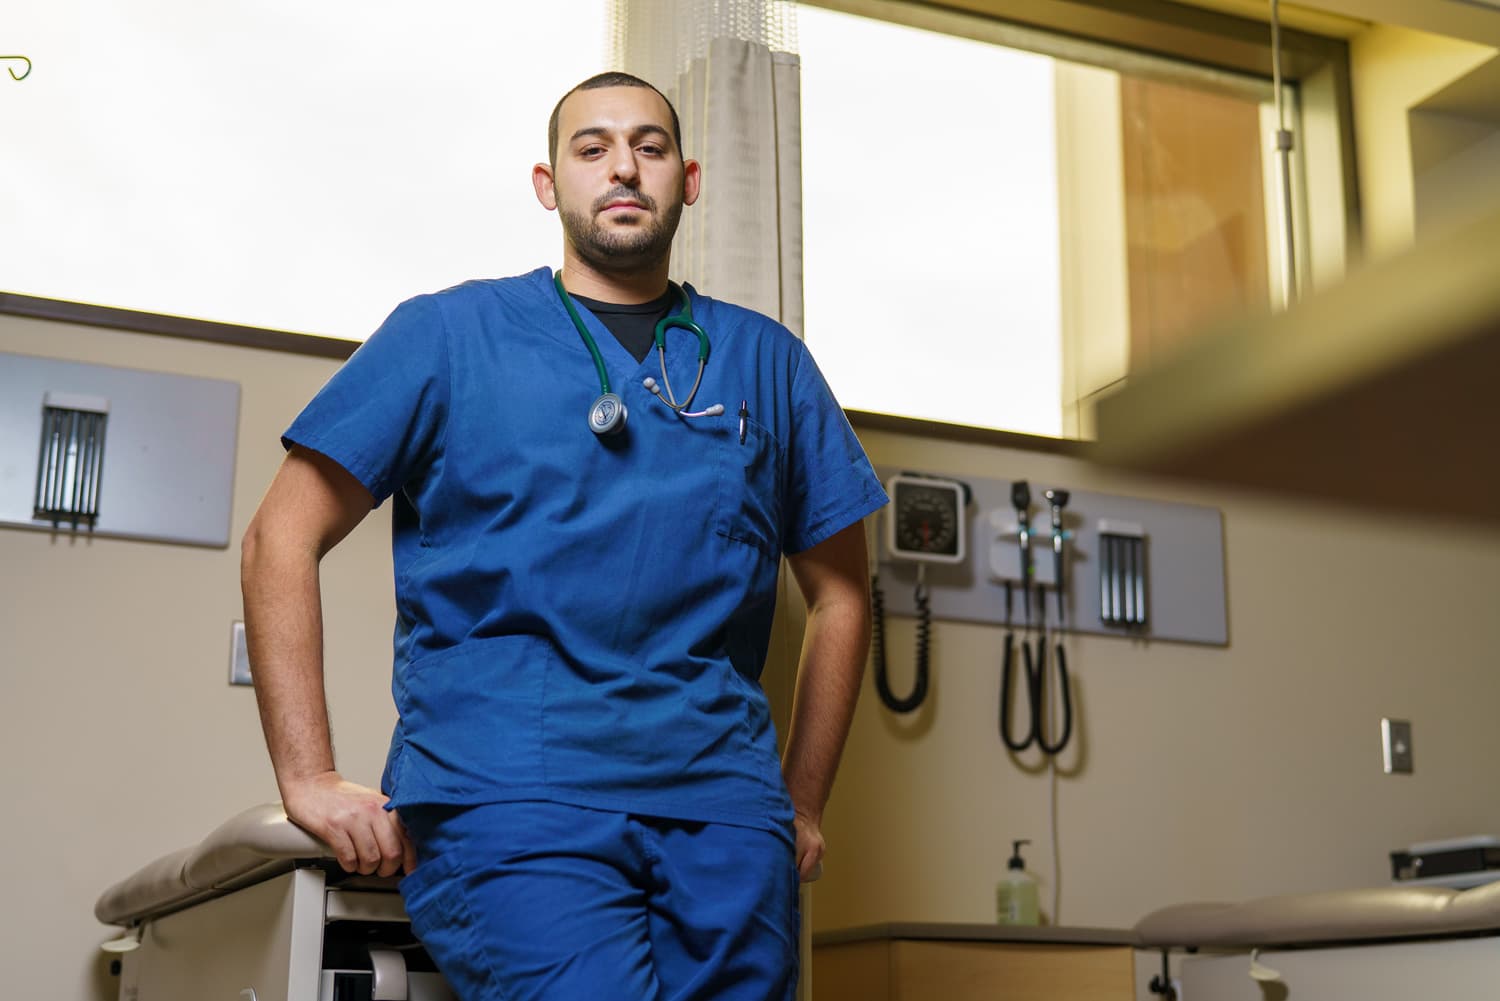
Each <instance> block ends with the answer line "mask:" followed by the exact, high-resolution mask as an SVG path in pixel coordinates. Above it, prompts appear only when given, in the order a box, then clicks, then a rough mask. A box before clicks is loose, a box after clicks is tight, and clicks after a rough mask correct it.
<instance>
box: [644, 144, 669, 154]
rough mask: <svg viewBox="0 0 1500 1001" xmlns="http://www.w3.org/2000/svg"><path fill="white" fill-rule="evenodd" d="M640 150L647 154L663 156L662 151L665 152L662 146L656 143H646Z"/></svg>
mask: <svg viewBox="0 0 1500 1001" xmlns="http://www.w3.org/2000/svg"><path fill="white" fill-rule="evenodd" d="M640 150H641V152H642V153H644V154H646V155H647V156H661V155H662V153H663V152H665V151H664V150H663V149H662V148H661V147H660V146H658V145H656V144H655V143H646V144H644V145H643V146H641V147H640Z"/></svg>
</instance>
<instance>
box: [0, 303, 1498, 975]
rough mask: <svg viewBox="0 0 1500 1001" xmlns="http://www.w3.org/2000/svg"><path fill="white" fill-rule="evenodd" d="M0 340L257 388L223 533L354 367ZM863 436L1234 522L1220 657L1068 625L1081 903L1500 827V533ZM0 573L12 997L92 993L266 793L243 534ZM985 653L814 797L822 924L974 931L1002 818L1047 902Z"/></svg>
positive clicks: (81, 546) (31, 541)
mask: <svg viewBox="0 0 1500 1001" xmlns="http://www.w3.org/2000/svg"><path fill="white" fill-rule="evenodd" d="M0 351H13V352H21V353H27V354H39V355H48V356H52V357H60V358H73V359H80V360H89V361H95V362H100V363H106V364H114V365H125V366H134V367H141V368H151V369H158V370H164V371H173V372H180V373H184V374H190V375H206V376H216V377H221V378H232V379H235V380H237V381H239V382H240V384H241V385H242V387H243V390H244V395H243V402H242V414H241V426H240V445H239V457H238V467H237V469H238V471H237V479H236V484H235V491H236V492H235V506H234V527H233V534H234V536H235V537H236V538H237V537H238V536H239V534H240V533H241V532H242V530H243V528H244V525H245V523H246V521H247V520H248V518H249V516H250V514H251V513H252V511H253V509H254V505H255V503H256V501H257V499H258V496H259V494H260V492H261V490H262V489H263V487H264V484H265V483H266V482H267V481H268V480H269V478H270V477H271V475H272V473H273V472H274V470H275V467H276V464H277V462H278V461H279V457H280V447H279V445H278V444H277V441H276V435H277V432H278V431H279V430H280V429H281V428H282V427H283V426H284V425H285V424H286V423H287V422H288V421H289V420H290V418H291V417H292V416H293V414H294V413H295V412H296V410H297V409H298V407H299V406H300V405H301V403H302V402H303V401H304V400H305V399H306V398H307V397H308V396H310V395H311V394H312V393H313V392H314V391H315V390H316V389H317V387H318V386H319V385H320V384H321V383H322V381H323V380H324V379H325V378H326V377H327V376H328V375H329V374H330V373H331V372H332V370H333V368H334V365H333V363H332V362H328V361H322V360H313V359H306V358H299V357H294V356H288V355H277V354H271V353H267V352H259V351H252V350H247V349H239V348H228V347H221V346H214V345H207V344H200V343H194V342H187V341H179V340H173V339H168V338H159V337H151V336H145V335H134V334H123V333H117V332H110V331H101V330H91V329H86V328H79V327H73V326H69V325H64V324H54V323H46V322H42V321H31V320H24V319H18V318H14V317H0ZM863 437H864V438H865V440H866V443H867V445H868V447H869V448H870V451H871V454H872V456H873V458H874V459H875V460H876V461H877V462H879V463H884V464H893V465H900V466H903V467H914V468H925V469H933V470H945V471H950V472H954V473H957V474H959V475H969V476H986V477H998V478H1009V477H1017V476H1024V477H1027V478H1029V479H1031V480H1032V481H1033V482H1034V483H1036V484H1038V485H1054V484H1055V485H1061V486H1072V487H1077V488H1080V489H1091V490H1109V491H1117V492H1120V493H1127V494H1139V495H1143V496H1160V497H1166V498H1170V499H1175V500H1189V501H1195V502H1199V503H1209V504H1213V505H1215V506H1218V507H1220V508H1222V509H1223V511H1224V514H1225V524H1226V531H1227V535H1226V555H1227V564H1228V570H1229V582H1228V583H1229V600H1230V622H1231V637H1232V645H1231V646H1230V647H1229V648H1228V649H1211V648H1199V647H1189V646H1182V645H1173V644H1157V645H1154V646H1152V647H1150V648H1146V647H1140V646H1135V645H1132V644H1130V643H1126V642H1122V641H1119V640H1111V639H1094V638H1087V639H1082V640H1079V641H1076V642H1075V643H1074V644H1073V647H1072V655H1073V663H1074V668H1075V671H1076V676H1077V690H1078V697H1079V705H1080V719H1081V733H1080V741H1079V745H1078V749H1077V750H1076V751H1074V752H1070V753H1069V754H1068V755H1067V756H1066V758H1065V760H1064V766H1065V768H1066V769H1067V770H1068V771H1070V772H1073V773H1075V774H1070V775H1069V776H1067V777H1065V778H1063V779H1062V780H1060V782H1059V785H1058V823H1059V834H1060V843H1061V846H1062V850H1063V861H1064V870H1063V871H1064V888H1063V898H1062V899H1063V907H1062V916H1063V919H1064V920H1065V921H1066V922H1067V923H1070V924H1105V925H1119V924H1127V923H1130V922H1132V921H1134V920H1135V919H1136V918H1137V917H1139V916H1140V915H1141V914H1142V913H1144V912H1145V911H1146V910H1148V909H1150V908H1152V907H1155V906H1157V905H1159V904H1163V903H1167V902H1171V901H1175V900H1181V899H1187V898H1200V897H1222V898H1230V897H1244V896H1250V895H1253V894H1259V893H1269V892H1279V891H1291V890H1302V889H1315V888H1320V887H1330V886H1352V885H1360V884H1371V883H1376V882H1379V881H1380V880H1381V879H1383V878H1384V876H1385V869H1384V853H1385V852H1386V851H1388V850H1389V849H1391V848H1393V847H1397V846H1400V845H1404V844H1406V843H1407V842H1409V841H1412V840H1415V839H1420V838H1428V837H1439V836H1446V835H1453V834H1461V833H1466V832H1474V831H1495V830H1500V804H1496V803H1494V802H1493V801H1492V800H1490V799H1489V798H1488V797H1486V796H1484V795H1482V794H1480V793H1476V790H1479V789H1482V788H1483V787H1484V782H1485V778H1484V776H1485V773H1484V771H1483V770H1482V768H1483V766H1482V763H1483V762H1487V761H1490V760H1493V759H1494V758H1495V757H1496V756H1497V755H1500V728H1496V727H1494V726H1493V725H1492V723H1491V721H1490V718H1489V717H1490V710H1491V707H1492V706H1493V705H1495V704H1500V671H1497V670H1495V656H1494V653H1493V651H1494V650H1495V649H1496V648H1500V620H1496V619H1495V617H1494V616H1493V615H1491V614H1490V609H1489V604H1490V603H1491V601H1490V598H1491V596H1492V595H1493V594H1494V593H1495V590H1494V581H1495V580H1497V579H1500V538H1497V537H1496V536H1495V535H1493V534H1491V535H1488V536H1475V535H1457V534H1450V533H1448V532H1445V531H1442V530H1440V529H1436V528H1431V527H1427V526H1416V525H1411V524H1399V523H1392V522H1386V521H1377V520H1372V519H1369V518H1364V517H1359V516H1352V515H1344V514H1335V513H1327V512H1319V511H1315V510H1310V509H1307V508H1305V507H1301V506H1295V505H1281V504H1274V503H1268V502H1263V501H1256V500H1250V499H1245V498H1239V497H1233V496H1229V495H1218V494H1210V493H1205V492H1202V491H1194V490H1188V489H1183V488H1169V487H1166V486H1163V485H1160V484H1152V483H1140V482H1132V481H1128V480H1125V479H1123V478H1120V477H1118V476H1113V475H1108V474H1105V473H1102V472H1100V471H1098V470H1096V469H1094V468H1092V467H1090V466H1088V465H1086V464H1083V463H1081V462H1078V461H1076V460H1069V459H1065V458H1060V457H1056V456H1049V455H1045V454H1039V453H1026V452H1016V451H1010V450H1004V449H996V448H988V447H982V446H975V445H958V444H945V443H935V442H929V441H923V440H919V439H915V438H911V437H906V436H899V435H893V434H889V433H875V432H868V433H866V434H865V435H864V436H863ZM387 530H388V523H387V521H386V518H385V516H384V510H383V509H382V511H381V512H378V513H377V514H376V515H375V516H373V517H372V518H371V519H370V520H369V521H368V522H367V523H366V524H365V525H363V526H361V528H360V529H358V530H357V531H356V533H355V534H354V535H353V536H351V537H350V539H348V540H347V541H346V542H345V543H344V544H343V545H341V546H340V547H339V549H338V550H336V552H335V553H334V555H333V556H331V557H330V559H329V561H328V563H327V564H326V571H325V573H326V578H327V581H328V586H329V593H330V594H331V595H333V597H332V598H331V600H330V602H329V609H328V620H329V628H328V642H329V646H330V657H329V688H330V693H331V698H332V703H333V712H334V722H335V729H336V734H337V739H338V744H339V751H340V761H341V764H342V765H343V767H344V768H345V769H346V770H347V771H348V772H349V773H350V774H351V775H352V776H354V777H356V778H359V779H362V780H365V781H374V780H375V779H376V778H377V777H378V774H379V769H380V764H381V760H382V756H383V753H384V745H385V740H386V737H387V735H388V732H389V727H390V724H391V722H392V709H391V706H390V699H389V696H388V694H387V685H388V673H389V624H390V619H391V614H392V607H391V597H390V586H391V585H390V582H389V556H388V555H387V552H386V532H387ZM0 566H3V567H4V570H5V572H4V573H3V574H0V609H3V613H0V614H3V616H4V630H3V633H0V636H3V645H0V667H3V671H0V679H3V682H0V683H3V686H4V687H3V689H0V706H3V709H0V712H3V714H4V715H3V719H0V722H3V726H0V753H3V755H4V760H5V761H7V762H9V766H8V772H7V777H8V782H7V785H8V798H7V820H8V821H9V823H7V824H6V825H5V827H4V835H3V838H4V842H3V845H4V849H5V857H6V858H7V859H9V860H10V861H11V863H12V865H11V870H12V871H11V872H10V874H9V875H8V877H7V878H8V881H9V882H8V885H7V892H6V897H7V899H9V900H13V901H23V902H25V904H26V906H24V907H9V908H6V909H5V911H4V912H3V913H4V916H3V918H0V921H3V922H4V925H3V932H4V934H3V936H0V942H3V944H0V962H4V963H5V964H6V966H5V968H6V969H7V971H8V973H9V975H10V980H9V983H8V991H7V993H13V994H14V995H15V996H17V997H49V998H63V999H76V1001H95V999H101V1001H102V999H103V998H105V997H107V996H109V991H110V989H111V983H110V981H109V978H108V977H107V976H106V975H105V974H104V972H103V971H104V968H105V962H104V961H103V960H102V959H101V958H100V957H99V954H98V953H97V952H96V951H95V950H96V947H97V945H98V943H100V942H101V941H103V940H105V939H106V938H108V937H110V932H109V930H108V929H105V928H103V927H100V926H99V925H97V924H96V923H95V922H94V921H93V919H92V916H91V911H92V905H93V901H94V898H95V897H96V896H97V894H98V893H99V892H100V891H101V890H102V889H103V888H104V887H105V886H107V885H108V884H109V883H110V882H112V881H114V880H116V879H118V878H120V877H122V876H124V875H126V874H127V873H129V872H130V871H132V870H133V869H134V868H136V867H137V866H138V865H140V864H142V863H143V862H145V861H148V860H149V859H151V858H153V857H155V856H156V855H158V854H162V853H164V852H166V851H167V850H170V849H172V848H175V847H179V846H182V845H185V844H188V843H191V842H193V841H195V840H197V839H198V838H199V837H201V836H202V835H203V834H204V833H206V831H207V830H208V829H209V828H210V827H212V826H213V825H215V824H217V823H218V822H219V821H220V820H221V819H223V818H224V817H227V816H228V815H229V814H231V813H233V812H235V811H237V810H239V809H241V808H243V807H244V806H246V805H248V804H251V803H255V802H260V801H265V800H272V799H274V798H275V795H276V792H275V786H274V783H273V782H272V777H271V773H270V769H269V766H268V765H267V763H266V760H265V754H264V751H263V749H262V745H261V739H260V735H259V730H258V726H257V724H256V719H255V711H254V705H253V697H252V693H251V692H250V691H248V690H246V689H240V688H231V687H229V686H228V685H227V684H226V671H227V665H226V659H227V654H228V634H229V624H230V622H231V620H233V619H234V618H237V617H238V616H239V596H238V588H237V554H236V552H235V551H234V550H233V549H232V548H231V549H229V550H225V551H217V550H205V549H195V548H187V547H180V546H166V545H151V544H145V543H133V542H121V541H114V540H104V539H99V540H93V541H91V542H90V541H76V542H75V541H72V540H70V539H68V538H67V537H65V536H64V537H59V538H56V539H54V538H52V537H50V536H49V535H46V534H43V533H32V532H25V531H16V530H3V531H0ZM891 633H892V635H891V647H890V649H891V651H892V659H893V662H894V663H896V664H898V665H899V664H904V663H906V662H907V661H906V656H908V655H907V653H906V651H908V650H909V644H910V631H909V628H908V626H907V624H906V623H904V622H903V621H901V620H893V624H892V629H891ZM998 640H999V633H998V631H997V630H994V629H991V628H986V627H979V626H969V625H958V624H951V623H940V624H939V625H938V627H937V630H936V636H935V644H936V646H935V651H936V652H935V658H936V660H935V663H936V670H935V677H934V684H933V689H932V694H931V696H930V703H929V705H928V707H927V708H926V709H924V710H923V711H922V712H921V713H920V714H918V716H917V717H916V718H915V719H913V720H910V721H897V720H895V719H893V718H892V717H891V716H890V715H889V714H887V713H885V712H884V711H883V710H881V709H880V707H879V704H878V701H877V700H876V699H875V698H874V697H873V694H872V693H870V692H867V693H866V697H865V698H864V699H863V701H862V703H861V706H860V709H859V713H858V717H857V720H856V723H855V729H854V733H853V736H852V738H851V742H850V745H849V750H848V753H847V755H846V759H845V765H844V770H843V774H842V776H841V779H840V783H839V786H838V788H837V790H836V791H835V795H834V801H833V804H832V805H831V808H830V815H829V817H828V823H827V831H828V834H829V838H830V842H831V845H832V855H831V857H830V859H829V866H828V875H827V877H826V878H825V880H824V881H823V882H822V883H821V884H819V886H818V888H817V890H816V892H815V896H814V907H813V915H814V923H815V925H816V926H817V927H819V928H829V927H838V926H846V925H852V924H861V923H866V922H871V921H890V920H946V921H984V920H988V919H989V917H990V915H991V908H992V906H993V904H992V893H993V885H994V881H995V879H996V878H997V877H998V876H999V875H1000V873H1001V869H1002V867H1003V863H1004V858H1005V851H1004V848H1005V843H1006V842H1007V840H1008V839H1010V838H1014V837H1029V838H1031V839H1032V840H1033V841H1034V842H1035V846H1034V849H1033V852H1032V860H1033V866H1034V867H1035V868H1036V870H1037V871H1038V872H1039V873H1041V874H1043V875H1044V876H1045V877H1047V879H1048V881H1049V886H1048V887H1047V890H1048V895H1047V896H1046V897H1045V898H1044V899H1046V900H1047V901H1048V902H1049V907H1050V865H1049V860H1050V838H1049V834H1048V823H1047V780H1046V779H1045V778H1042V777H1039V776H1036V775H1032V774H1028V773H1026V772H1025V771H1023V770H1022V769H1021V768H1020V767H1018V765H1017V764H1016V763H1014V762H1012V761H1011V760H1009V759H1008V758H1007V756H1006V754H1005V753H1004V751H1003V749H1002V748H1001V746H1000V744H999V741H998V738H997V737H996V735H995V724H994V709H995V702H996V694H997V685H998V656H999V654H998V650H999V648H998ZM784 652H785V653H786V654H788V655H790V654H791V652H792V651H791V650H790V649H787V650H785V651H784ZM898 670H899V668H898ZM897 687H898V688H899V687H901V686H900V684H899V682H898V684H897ZM1382 714H1388V715H1396V716H1405V717H1409V718H1411V719H1412V720H1413V722H1414V724H1415V746H1416V752H1417V755H1416V756H1417V773H1416V775H1414V776H1411V777H1387V776H1384V775H1381V774H1380V770H1379V742H1378V719H1379V717H1380V716H1381V715H1382Z"/></svg>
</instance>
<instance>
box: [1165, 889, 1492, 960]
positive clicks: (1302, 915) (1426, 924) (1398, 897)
mask: <svg viewBox="0 0 1500 1001" xmlns="http://www.w3.org/2000/svg"><path fill="white" fill-rule="evenodd" d="M1135 930H1136V934H1137V935H1138V936H1139V938H1140V941H1141V943H1142V944H1143V945H1144V946H1146V947H1148V948H1162V947H1174V946H1201V947H1204V948H1222V949H1251V948H1267V947H1271V946H1299V945H1315V944H1329V943H1350V942H1369V941H1376V940H1389V939H1409V938H1442V937H1444V936H1450V935H1462V934H1472V933H1475V932H1485V931H1494V932H1500V883H1489V884H1486V885H1484V886H1478V887H1474V888H1473V889H1470V890H1449V889H1444V888H1442V887H1435V886H1392V887H1381V888H1371V889H1363V890H1332V891H1328V892H1324V893H1302V894H1295V895H1290V896H1284V897H1262V898H1261V899H1259V900H1248V901H1245V902H1244V903H1239V904H1208V903H1201V904H1177V905H1175V906H1172V907H1165V908H1162V909H1161V910H1159V911H1155V912H1153V913H1151V914H1148V915H1146V916H1145V917H1144V918H1142V919H1141V920H1140V921H1139V922H1137V923H1136V926H1135Z"/></svg>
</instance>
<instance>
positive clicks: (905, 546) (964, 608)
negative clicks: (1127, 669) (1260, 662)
mask: <svg viewBox="0 0 1500 1001" xmlns="http://www.w3.org/2000/svg"><path fill="white" fill-rule="evenodd" d="M876 471H877V473H878V474H879V475H880V477H881V479H882V480H884V481H885V482H886V483H887V485H888V486H889V487H891V488H893V489H891V491H890V492H891V494H892V503H891V504H890V505H889V506H887V508H886V509H885V510H884V511H883V512H882V513H881V515H880V518H881V519H882V526H881V531H880V532H879V537H880V539H881V547H880V552H879V554H878V556H877V560H878V562H879V568H878V569H879V575H880V579H881V581H882V584H883V589H884V592H885V595H884V599H885V611H886V612H888V613H891V614H897V615H907V616H911V615H921V613H922V612H924V611H925V613H926V614H927V615H930V617H931V618H939V619H959V620H965V621H971V622H986V623H996V624H1004V623H1007V622H1009V623H1011V624H1013V625H1016V626H1021V625H1024V624H1025V621H1026V619H1027V618H1028V617H1030V618H1031V621H1032V623H1033V624H1038V625H1039V624H1040V623H1041V622H1042V620H1043V618H1044V617H1045V618H1046V620H1047V621H1048V622H1049V623H1050V624H1051V625H1053V626H1056V625H1058V619H1059V616H1060V608H1061V607H1065V608H1066V609H1067V613H1066V618H1065V620H1064V621H1063V622H1062V626H1063V628H1065V629H1067V630H1069V631H1073V632H1087V633H1097V634H1101V635H1111V636H1129V637H1138V638H1143V639H1161V640H1176V641H1181V642H1187V643H1207V644H1217V645H1224V644H1227V643H1228V642H1229V624H1228V611H1227V604H1226V600H1225V588H1224V529H1223V518H1222V515H1221V514H1220V512H1219V511H1218V510H1217V509H1214V508H1209V507H1203V506H1200V505H1195V504H1179V503H1174V502H1169V501H1157V500H1148V499H1144V498H1138V497H1121V496H1116V495H1112V494H1102V493H1093V492H1090V491H1083V490H1073V489H1071V488H1068V487H1067V486H1066V485H1060V484H1057V485H1055V484H1041V483H1037V484H1028V483H1027V482H1025V481H1020V480H996V479H985V478H980V477H953V476H950V475H948V474H945V473H937V472H930V471H925V472H924V471H920V470H898V469H894V468H890V467H878V468H877V470H876ZM939 484H941V485H942V486H941V487H939ZM903 500H904V501H905V503H904V504H903V503H902V501H903ZM956 502H959V503H960V505H961V506H960V507H959V511H958V512H955V511H954V504H955V503H956ZM955 517H956V519H957V520H956V521H954V520H953V519H955ZM955 538H957V539H962V540H964V541H963V542H960V543H958V544H957V548H956V549H955V548H954V543H952V542H950V541H949V540H950V539H955ZM955 554H957V558H955ZM919 561H920V562H919ZM919 567H920V573H921V577H920V579H921V581H922V584H923V589H922V590H923V593H924V595H925V598H926V603H927V604H928V606H929V607H928V608H927V609H925V610H919V609H918V607H917V602H916V599H915V593H916V589H915V585H916V583H917V581H918V579H919V578H918V573H919V569H918V568H919ZM1059 585H1060V587H1059ZM1059 592H1060V593H1059ZM1007 598H1009V602H1007ZM1028 598H1029V601H1028ZM1059 599H1061V605H1060V604H1059Z"/></svg>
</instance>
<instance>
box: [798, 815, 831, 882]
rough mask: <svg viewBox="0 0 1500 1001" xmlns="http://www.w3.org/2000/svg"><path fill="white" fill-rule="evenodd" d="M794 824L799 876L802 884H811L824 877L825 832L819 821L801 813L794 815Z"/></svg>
mask: <svg viewBox="0 0 1500 1001" xmlns="http://www.w3.org/2000/svg"><path fill="white" fill-rule="evenodd" d="M792 824H793V826H794V827H795V828H796V832H797V875H798V876H800V877H801V878H802V882H804V883H811V882H813V881H814V880H816V879H818V878H819V877H820V876H822V875H823V852H824V851H825V850H826V847H827V846H826V845H825V844H824V842H823V832H822V831H821V830H819V828H818V821H817V820H815V819H813V818H812V817H809V816H807V815H806V814H803V813H801V812H800V811H799V812H797V813H795V814H793V816H792Z"/></svg>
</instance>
